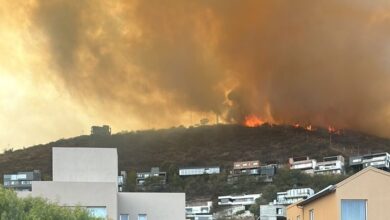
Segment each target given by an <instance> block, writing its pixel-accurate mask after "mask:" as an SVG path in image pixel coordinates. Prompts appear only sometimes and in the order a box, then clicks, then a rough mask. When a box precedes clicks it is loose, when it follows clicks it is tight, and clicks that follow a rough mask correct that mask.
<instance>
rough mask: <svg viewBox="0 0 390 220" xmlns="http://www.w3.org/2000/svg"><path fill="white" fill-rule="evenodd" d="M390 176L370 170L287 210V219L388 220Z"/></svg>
mask: <svg viewBox="0 0 390 220" xmlns="http://www.w3.org/2000/svg"><path fill="white" fill-rule="evenodd" d="M389 186H390V173H389V172H385V171H383V170H380V169H377V168H374V167H368V168H365V169H364V170H362V171H360V172H358V173H356V174H354V175H352V176H351V177H349V178H347V179H345V180H344V181H342V182H340V183H338V184H336V185H331V186H328V187H327V188H325V189H323V190H321V191H319V192H318V193H316V194H315V195H313V196H312V197H310V198H308V199H306V200H302V201H300V202H297V203H295V204H293V205H290V206H288V207H287V220H297V219H299V220H329V219H340V220H388V219H389V216H390V209H389V204H390V190H388V189H389Z"/></svg>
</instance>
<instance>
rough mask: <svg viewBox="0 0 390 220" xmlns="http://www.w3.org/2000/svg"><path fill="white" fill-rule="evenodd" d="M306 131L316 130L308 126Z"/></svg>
mask: <svg viewBox="0 0 390 220" xmlns="http://www.w3.org/2000/svg"><path fill="white" fill-rule="evenodd" d="M306 130H308V131H314V128H313V127H312V126H311V125H307V126H306Z"/></svg>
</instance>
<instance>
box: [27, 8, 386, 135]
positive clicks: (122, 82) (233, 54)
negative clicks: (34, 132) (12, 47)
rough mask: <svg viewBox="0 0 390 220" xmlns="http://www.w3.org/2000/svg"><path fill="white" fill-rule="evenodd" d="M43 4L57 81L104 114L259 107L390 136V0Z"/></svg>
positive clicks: (226, 113) (170, 115)
mask: <svg viewBox="0 0 390 220" xmlns="http://www.w3.org/2000/svg"><path fill="white" fill-rule="evenodd" d="M35 3H36V5H35V6H34V10H33V12H32V14H31V21H32V23H33V25H34V27H36V28H38V29H39V30H40V31H41V32H42V33H43V35H44V36H46V38H47V48H48V51H47V52H48V54H49V55H50V59H49V62H50V65H52V66H53V68H55V69H56V71H55V72H56V73H57V74H58V75H57V76H56V77H57V79H58V80H60V82H61V83H64V84H65V85H66V87H67V88H68V89H69V91H70V92H71V93H72V94H74V95H75V96H76V97H78V98H79V99H80V101H81V102H83V103H86V105H91V106H94V107H96V108H98V109H101V113H102V114H104V113H107V112H113V113H111V114H114V115H115V117H126V115H132V117H136V118H139V119H140V120H141V121H144V122H150V121H153V122H155V121H158V124H159V125H168V124H174V123H180V119H181V117H180V116H182V115H183V114H184V113H188V112H195V113H198V114H203V113H213V114H214V113H215V114H218V115H220V116H221V117H222V118H224V120H225V121H229V122H241V121H242V120H243V118H244V117H245V116H246V115H248V114H255V115H258V116H259V117H261V118H263V119H264V120H267V121H270V122H274V123H294V122H302V123H312V124H316V125H323V126H328V125H330V124H331V125H333V126H336V127H341V128H352V129H355V130H360V131H365V132H370V133H375V134H378V135H386V136H389V135H390V72H389V70H390V62H389V60H390V56H389V55H390V44H389V39H390V28H389V27H390V5H389V3H388V1H340V0H337V1H336V0H330V1H311V0H298V1H279V0H275V1H268V0H267V1H265V0H264V1H260V0H253V1H250V0H247V1H235V0H232V1H224V0H221V1H213V0H211V1H209V0H208V1H202V0H200V1H181V0H178V1H175V0H170V1H164V2H162V1H126V0H123V1H119V0H118V1H68V0H52V1H46V0H45V1H44V0H38V1H36V2H35ZM113 117H114V116H113Z"/></svg>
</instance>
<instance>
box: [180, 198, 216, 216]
mask: <svg viewBox="0 0 390 220" xmlns="http://www.w3.org/2000/svg"><path fill="white" fill-rule="evenodd" d="M212 207H213V202H212V201H193V202H188V203H187V205H186V219H188V220H213V214H212V213H211V208H212Z"/></svg>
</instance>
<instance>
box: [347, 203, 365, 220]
mask: <svg viewBox="0 0 390 220" xmlns="http://www.w3.org/2000/svg"><path fill="white" fill-rule="evenodd" d="M366 204H367V202H366V200H358V199H345V200H344V199H343V200H341V220H367V210H366V207H367V206H366Z"/></svg>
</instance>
